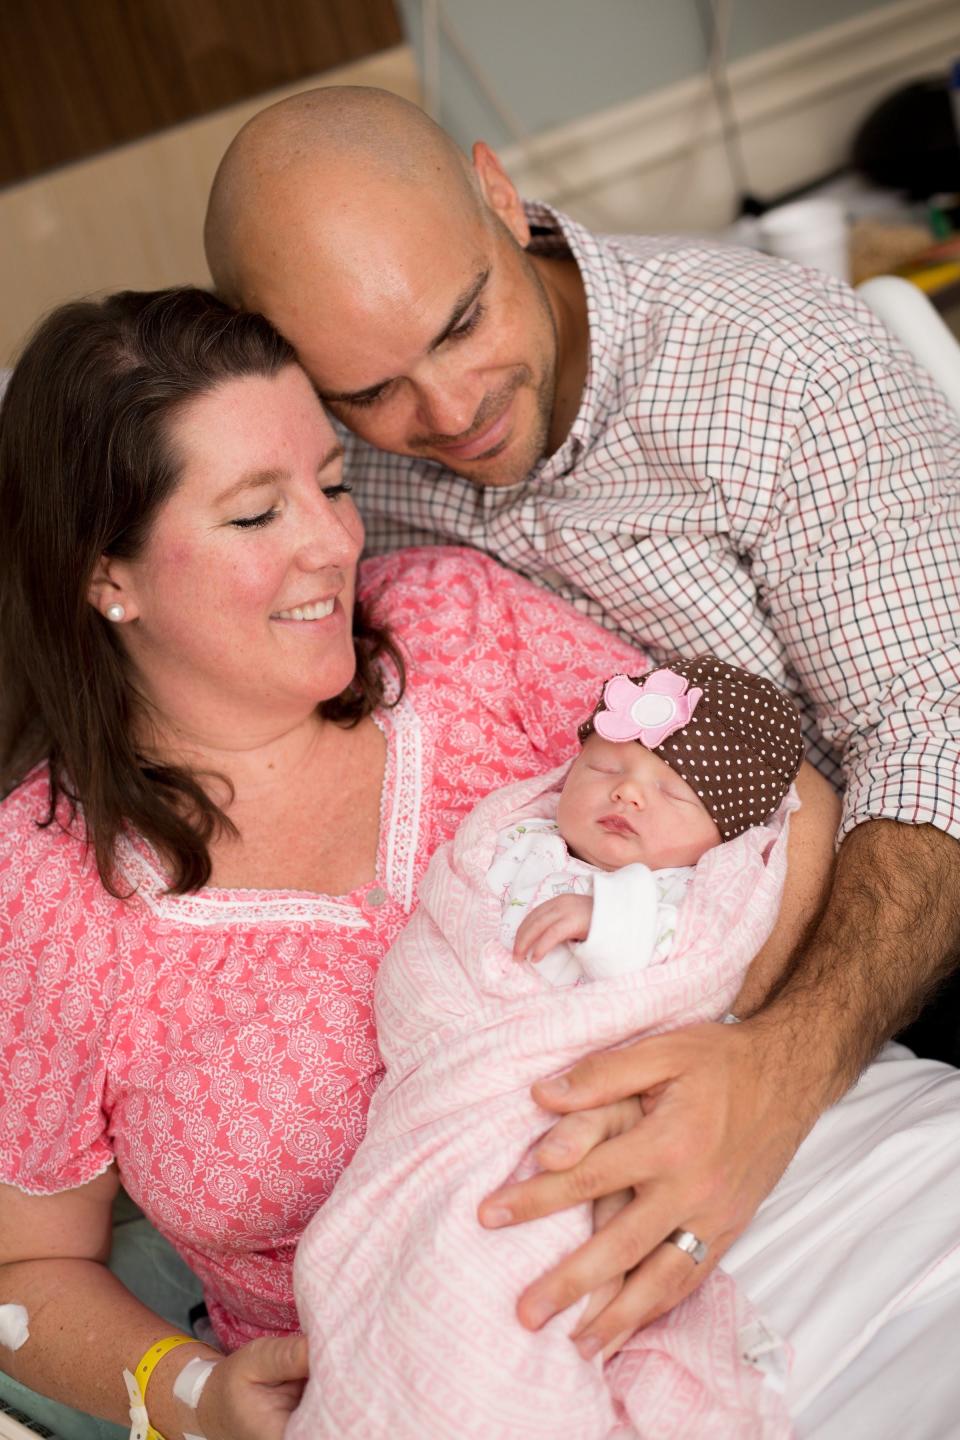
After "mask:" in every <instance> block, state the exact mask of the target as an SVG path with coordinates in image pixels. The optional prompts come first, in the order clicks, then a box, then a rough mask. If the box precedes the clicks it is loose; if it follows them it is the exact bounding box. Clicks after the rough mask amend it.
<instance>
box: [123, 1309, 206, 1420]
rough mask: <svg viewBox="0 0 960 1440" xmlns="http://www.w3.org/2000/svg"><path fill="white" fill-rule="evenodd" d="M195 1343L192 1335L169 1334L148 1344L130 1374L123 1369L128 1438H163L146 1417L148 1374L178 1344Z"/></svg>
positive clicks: (149, 1374) (151, 1372)
mask: <svg viewBox="0 0 960 1440" xmlns="http://www.w3.org/2000/svg"><path fill="white" fill-rule="evenodd" d="M196 1344H197V1340H196V1339H195V1337H194V1336H193V1335H169V1336H168V1337H167V1339H166V1340H158V1341H157V1343H156V1344H155V1345H151V1346H150V1349H149V1350H147V1351H146V1352H145V1353H144V1355H143V1357H142V1358H141V1360H140V1362H139V1364H138V1365H137V1368H136V1370H135V1371H134V1372H133V1374H132V1375H131V1374H130V1371H129V1370H124V1372H123V1378H124V1381H125V1383H126V1387H127V1394H128V1395H129V1397H130V1440H163V1436H162V1435H161V1434H160V1431H159V1430H154V1428H153V1426H152V1425H151V1424H150V1421H149V1420H148V1419H147V1385H148V1384H149V1381H150V1376H151V1375H152V1374H153V1372H154V1370H155V1369H156V1368H157V1366H158V1365H159V1364H160V1361H161V1360H162V1359H163V1357H164V1355H167V1354H168V1353H169V1352H170V1351H171V1350H175V1349H176V1348H177V1346H178V1345H196Z"/></svg>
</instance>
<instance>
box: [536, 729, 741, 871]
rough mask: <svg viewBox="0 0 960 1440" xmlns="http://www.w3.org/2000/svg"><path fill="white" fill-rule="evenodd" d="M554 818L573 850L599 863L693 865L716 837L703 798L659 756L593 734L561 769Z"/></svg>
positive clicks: (658, 867)
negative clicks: (562, 778) (565, 771)
mask: <svg viewBox="0 0 960 1440" xmlns="http://www.w3.org/2000/svg"><path fill="white" fill-rule="evenodd" d="M557 823H558V825H559V826H560V833H561V835H562V836H563V838H564V840H565V841H566V842H567V845H568V846H569V848H570V850H571V851H572V852H573V854H574V855H576V856H577V857H578V858H579V859H581V860H586V861H587V862H588V863H589V864H591V865H597V866H599V867H600V869H601V870H619V869H620V867H621V866H622V865H632V864H633V863H634V862H635V861H637V860H642V861H643V863H644V865H648V866H649V867H650V869H651V870H665V869H667V868H668V867H669V866H672V865H696V863H697V861H698V860H699V859H700V856H701V855H703V854H705V853H706V851H707V850H711V849H712V848H713V846H714V845H719V844H720V831H719V830H718V829H717V827H716V825H715V823H714V822H713V820H712V819H711V818H710V815H709V814H708V812H707V809H706V807H705V806H704V804H703V801H702V800H700V799H699V798H698V797H697V794H696V792H695V791H694V790H691V788H690V786H689V785H688V784H687V782H686V780H684V779H682V778H681V777H680V775H678V774H677V772H676V770H671V768H670V766H669V765H668V764H667V762H666V761H665V760H661V759H660V757H659V755H657V754H655V753H654V751H652V750H647V749H646V748H645V747H644V746H643V745H640V744H638V743H637V741H635V740H628V741H625V742H621V743H616V742H614V741H613V740H603V739H601V737H600V736H599V735H596V734H594V735H591V736H590V739H589V740H588V741H587V743H586V744H585V745H584V747H583V749H582V750H581V752H580V754H579V756H578V757H577V759H576V760H575V761H574V762H573V766H572V767H571V769H570V773H569V774H568V775H567V779H566V783H565V784H564V787H563V790H562V792H561V795H560V803H559V805H558V806H557Z"/></svg>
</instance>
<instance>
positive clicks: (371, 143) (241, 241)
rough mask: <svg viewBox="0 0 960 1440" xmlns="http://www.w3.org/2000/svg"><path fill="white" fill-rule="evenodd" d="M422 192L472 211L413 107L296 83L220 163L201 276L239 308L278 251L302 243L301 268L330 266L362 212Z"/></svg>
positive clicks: (470, 194) (467, 178)
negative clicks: (305, 261) (300, 88)
mask: <svg viewBox="0 0 960 1440" xmlns="http://www.w3.org/2000/svg"><path fill="white" fill-rule="evenodd" d="M431 194H432V195H433V196H435V197H436V196H443V197H444V199H445V203H446V205H447V206H448V207H450V208H451V209H452V210H454V211H456V210H461V211H465V212H470V211H471V210H472V211H473V212H474V213H476V212H478V211H479V210H480V208H481V201H480V197H479V192H478V190H477V186H476V184H475V181H474V178H473V174H472V171H471V169H470V165H469V163H468V161H467V159H466V157H465V156H464V155H463V153H462V152H461V151H460V150H459V149H458V148H457V146H456V145H455V144H454V142H453V141H452V140H451V139H450V137H449V136H448V135H447V134H446V133H445V132H444V131H443V130H441V129H440V127H439V126H438V125H435V124H434V122H433V121H432V120H431V119H430V118H429V116H427V115H426V114H425V113H424V112H423V111H422V110H420V109H419V108H418V107H417V106H416V105H412V104H411V103H410V102H409V101H407V100H403V99H401V98H400V96H398V95H393V94H391V93H390V92H389V91H386V90H376V89H372V88H369V87H364V86H356V85H354V86H326V87H322V88H320V89H317V90H307V91H304V92H302V93H301V94H299V95H293V96H291V97H290V98H289V99H286V100H281V101H280V102H279V103H278V104H276V105H271V106H270V107H269V108H268V109H266V110H262V111H261V112H260V114H258V115H255V116H254V117H253V119H252V120H250V121H248V123H247V124H246V125H245V126H244V127H243V129H242V130H241V131H240V132H239V134H238V135H237V136H236V138H235V139H234V141H233V142H232V144H231V145H230V147H229V149H228V150H227V152H226V154H225V155H224V157H223V160H222V161H221V162H220V166H219V168H218V170H217V174H216V176H215V178H214V182H213V188H212V190H211V192H210V201H209V204H208V207H207V218H206V225H205V229H204V241H205V245H206V252H207V263H208V264H209V266H210V273H211V275H212V276H213V279H214V282H215V284H216V286H217V288H218V289H219V290H220V292H221V293H222V294H223V295H224V296H225V297H226V298H227V299H229V300H231V301H232V302H233V303H245V304H249V303H250V301H251V300H253V299H254V298H255V297H256V296H257V294H258V292H261V291H262V289H263V286H262V283H261V282H262V281H263V280H264V279H269V278H270V274H269V272H271V271H272V270H273V269H274V268H275V266H276V264H277V261H278V251H279V250H280V249H281V248H282V250H285V251H286V253H287V255H288V256H289V254H290V253H291V250H292V248H293V247H294V246H296V245H298V244H303V243H304V242H307V241H308V242H309V248H310V260H311V264H313V265H316V264H321V265H326V264H328V263H333V264H335V265H336V267H337V269H338V271H339V272H340V273H342V270H341V266H340V264H339V263H338V262H342V260H343V258H344V253H345V246H346V247H347V248H350V247H351V245H352V246H353V247H354V248H355V247H356V246H357V244H358V241H359V239H360V237H362V236H363V234H364V227H365V225H366V224H367V223H368V222H369V220H370V219H371V218H372V217H373V218H374V219H375V217H376V216H377V215H379V216H380V217H385V216H386V215H388V214H391V213H392V214H393V215H396V214H397V211H398V210H399V209H401V208H409V209H411V210H415V209H417V208H422V206H423V203H424V196H425V195H431ZM278 236H282V246H281V245H280V244H279V243H278ZM281 263H282V260H281ZM264 272H267V273H266V274H265V273H264Z"/></svg>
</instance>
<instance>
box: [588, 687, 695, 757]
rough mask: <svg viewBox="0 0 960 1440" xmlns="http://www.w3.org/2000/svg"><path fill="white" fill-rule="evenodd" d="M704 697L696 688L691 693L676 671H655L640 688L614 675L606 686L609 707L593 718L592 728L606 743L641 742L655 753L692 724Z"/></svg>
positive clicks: (605, 695) (605, 700)
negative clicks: (668, 740) (696, 710)
mask: <svg viewBox="0 0 960 1440" xmlns="http://www.w3.org/2000/svg"><path fill="white" fill-rule="evenodd" d="M702 694H703V691H702V690H698V689H697V687H696V686H694V687H693V688H692V689H690V690H688V689H687V682H686V680H685V679H684V677H683V676H682V675H677V674H675V673H674V671H673V670H654V671H653V672H652V674H650V675H647V676H646V677H645V678H644V679H643V680H641V682H640V684H639V685H635V684H634V682H633V681H632V680H630V679H629V678H628V677H627V676H626V675H614V677H613V679H612V680H608V681H607V683H606V685H605V686H604V687H603V703H604V705H606V707H607V708H606V710H601V711H599V712H598V714H597V715H595V716H594V720H593V728H594V729H595V730H596V732H597V734H598V735H600V736H602V737H603V739H604V740H639V741H640V744H641V745H646V747H647V749H648V750H655V749H656V747H657V746H658V745H662V744H663V742H664V740H666V738H667V736H668V735H672V734H673V732H674V731H675V730H682V729H683V727H684V725H686V724H688V723H689V720H690V717H691V715H692V714H693V712H694V710H695V709H696V708H697V703H698V701H699V700H700V697H701V696H702Z"/></svg>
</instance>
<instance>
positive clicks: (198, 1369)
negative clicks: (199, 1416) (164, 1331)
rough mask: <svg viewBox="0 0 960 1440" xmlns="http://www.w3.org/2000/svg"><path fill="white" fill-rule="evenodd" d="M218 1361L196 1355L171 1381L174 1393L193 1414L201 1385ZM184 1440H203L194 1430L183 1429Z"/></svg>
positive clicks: (205, 1381)
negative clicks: (203, 1358)
mask: <svg viewBox="0 0 960 1440" xmlns="http://www.w3.org/2000/svg"><path fill="white" fill-rule="evenodd" d="M219 1363H220V1362H219V1360H202V1359H201V1358H200V1357H199V1356H197V1357H196V1358H195V1359H193V1360H188V1361H187V1363H186V1365H184V1367H183V1369H182V1370H181V1371H180V1374H179V1375H178V1376H177V1378H176V1380H175V1381H174V1382H173V1393H174V1395H175V1396H176V1398H177V1399H178V1400H182V1401H183V1403H184V1405H188V1406H189V1407H190V1409H191V1410H192V1411H193V1412H194V1414H196V1411H197V1406H198V1405H199V1404H200V1396H201V1395H202V1394H203V1387H204V1386H205V1385H206V1383H207V1381H208V1380H209V1379H210V1375H211V1373H212V1371H213V1370H214V1368H215V1367H216V1366H217V1365H219ZM184 1440H204V1437H203V1436H202V1435H198V1434H197V1433H196V1432H193V1433H191V1432H189V1431H186V1430H185V1431H184Z"/></svg>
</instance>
